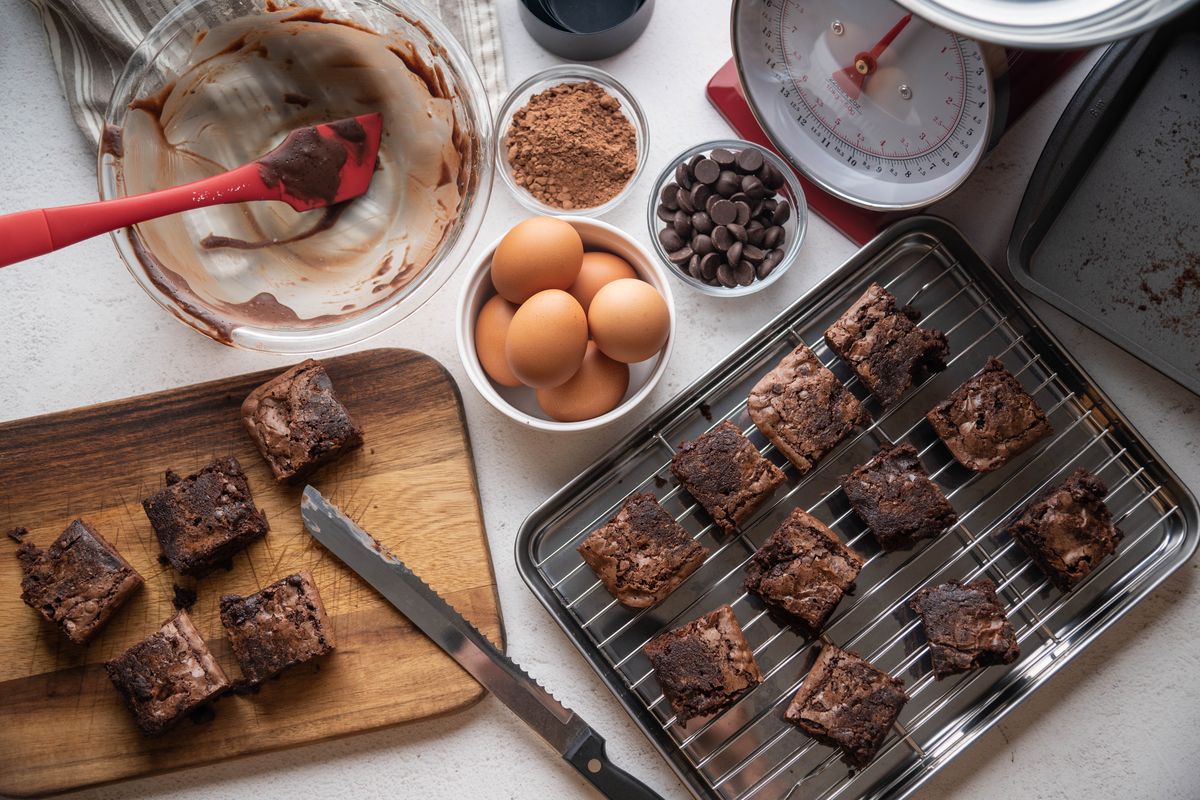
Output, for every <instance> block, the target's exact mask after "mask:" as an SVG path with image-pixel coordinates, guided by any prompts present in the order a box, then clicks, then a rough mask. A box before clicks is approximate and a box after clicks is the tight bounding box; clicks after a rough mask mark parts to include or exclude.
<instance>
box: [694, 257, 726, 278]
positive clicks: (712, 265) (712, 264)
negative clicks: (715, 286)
mask: <svg viewBox="0 0 1200 800" xmlns="http://www.w3.org/2000/svg"><path fill="white" fill-rule="evenodd" d="M724 263H725V259H724V258H723V257H722V256H721V254H720V253H709V254H708V255H706V256H704V257H703V258H702V259H700V275H701V278H702V279H703V280H706V281H711V280H712V279H713V278H715V277H717V268H718V267H720V266H721V265H722V264H724Z"/></svg>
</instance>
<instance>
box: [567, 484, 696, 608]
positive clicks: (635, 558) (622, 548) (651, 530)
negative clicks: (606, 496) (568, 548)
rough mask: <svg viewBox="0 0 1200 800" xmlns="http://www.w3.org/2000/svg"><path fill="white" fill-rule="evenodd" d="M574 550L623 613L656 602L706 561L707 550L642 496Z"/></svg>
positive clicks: (647, 496) (650, 498)
mask: <svg viewBox="0 0 1200 800" xmlns="http://www.w3.org/2000/svg"><path fill="white" fill-rule="evenodd" d="M578 549H579V554H580V555H581V556H583V560H584V561H586V562H587V565H588V566H589V567H591V568H592V569H593V570H594V571H595V573H596V576H597V577H598V578H600V582H601V583H603V584H604V587H605V588H606V589H608V591H609V593H610V594H612V596H613V597H615V598H617V600H618V601H619V602H620V603H621V605H623V606H625V607H627V608H649V607H650V606H652V605H655V604H657V603H661V602H662V601H663V600H665V599H666V597H667V595H669V594H670V593H671V592H673V591H675V587H677V586H679V584H681V583H683V581H684V580H685V579H686V578H687V577H688V576H689V575H691V574H692V573H693V572H695V571H696V570H698V569H699V568H700V565H701V564H703V563H704V559H706V558H708V548H707V547H705V546H704V545H702V544H700V543H699V542H697V541H695V540H694V539H692V537H691V536H690V535H689V534H688V532H687V531H685V530H684V529H683V527H682V526H681V525H680V524H679V523H678V522H676V521H675V518H674V517H672V516H671V515H670V514H668V513H667V512H666V510H665V509H664V508H663V507H662V506H661V505H659V503H658V500H657V499H656V498H655V497H654V495H652V494H648V493H641V494H635V495H633V496H632V497H630V498H629V499H628V500H626V501H625V505H623V506H621V510H620V511H618V512H617V515H616V516H615V517H613V518H612V519H610V520H609V521H608V522H607V523H606V524H605V525H603V526H601V527H600V528H597V529H596V530H594V531H592V533H591V534H590V535H589V536H588V537H587V538H586V539H584V540H583V543H582V544H580V545H579V548H578Z"/></svg>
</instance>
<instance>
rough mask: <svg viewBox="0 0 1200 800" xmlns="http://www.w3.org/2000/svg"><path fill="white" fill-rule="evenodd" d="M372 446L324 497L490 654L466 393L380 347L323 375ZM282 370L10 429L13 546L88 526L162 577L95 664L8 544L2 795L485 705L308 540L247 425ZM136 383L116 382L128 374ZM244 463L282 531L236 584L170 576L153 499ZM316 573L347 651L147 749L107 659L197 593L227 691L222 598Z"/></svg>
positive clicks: (419, 637) (415, 357) (2, 463)
mask: <svg viewBox="0 0 1200 800" xmlns="http://www.w3.org/2000/svg"><path fill="white" fill-rule="evenodd" d="M324 363H325V366H326V368H327V370H328V371H329V375H330V377H331V378H332V380H333V384H334V387H335V389H336V391H337V393H338V395H339V396H340V398H341V399H342V402H343V403H344V404H345V405H346V407H347V408H348V409H349V410H350V412H351V414H352V415H353V416H354V418H355V419H356V421H357V422H358V423H359V425H360V426H361V427H362V428H363V431H364V435H365V439H366V444H365V445H364V447H363V448H362V449H361V450H359V451H358V452H356V453H354V454H352V455H349V456H347V457H346V458H344V459H343V460H341V461H340V462H337V463H335V464H331V465H328V466H327V467H325V468H324V469H323V470H322V471H320V472H318V473H317V474H316V475H315V476H313V478H312V483H313V484H314V485H315V486H316V487H317V488H318V489H320V490H321V491H322V492H323V493H324V494H325V495H326V496H327V497H329V498H330V500H332V501H333V502H334V503H336V504H337V505H339V506H340V507H341V508H342V509H343V510H344V511H346V512H347V513H348V514H349V515H351V516H352V517H353V518H354V519H355V520H357V521H358V522H359V524H361V525H362V526H363V527H364V528H365V529H366V530H368V531H370V532H371V533H372V534H374V535H375V537H376V538H378V539H379V540H380V541H382V542H383V543H384V544H385V545H386V546H387V547H389V548H390V549H391V550H392V551H393V552H395V553H396V554H397V555H399V556H400V557H401V558H402V559H403V560H404V561H405V562H407V563H408V564H409V566H411V567H412V568H413V569H414V570H415V571H416V572H417V573H418V574H420V575H421V576H422V577H423V578H425V580H426V581H427V582H428V583H429V584H430V585H431V586H433V587H434V588H435V589H437V590H438V591H439V592H440V593H441V594H442V596H443V597H445V598H446V600H447V601H449V602H450V603H451V604H452V605H454V606H455V608H457V609H458V610H459V611H460V612H462V613H463V615H464V616H466V617H467V618H468V619H470V620H471V621H472V622H473V623H474V624H475V625H476V626H478V627H479V628H480V629H481V630H482V631H483V632H484V633H485V634H486V635H487V636H488V637H490V638H491V639H492V640H493V641H494V642H497V643H499V644H500V645H501V646H503V630H502V623H501V619H500V608H499V600H498V598H497V595H496V585H495V583H496V581H495V576H494V575H493V573H492V565H491V560H490V557H489V554H488V545H487V537H486V535H485V532H484V527H483V517H482V514H481V512H480V508H479V495H478V492H477V489H476V484H475V473H474V465H473V462H472V458H471V445H470V441H469V440H468V437H467V430H466V424H465V422H464V420H463V411H462V403H461V400H460V397H459V394H458V389H457V387H456V386H455V384H454V381H453V380H452V379H451V377H450V375H449V374H448V373H447V372H446V370H445V369H444V368H443V367H442V366H441V365H440V364H438V363H437V362H436V361H434V360H433V359H431V358H429V357H427V356H424V355H421V354H419V353H414V352H411V351H407V350H371V351H367V352H362V353H354V354H352V355H346V356H340V357H337V358H331V359H328V360H325V361H324ZM281 371H282V370H280V369H274V370H270V371H266V372H260V373H256V374H253V375H243V376H240V377H235V378H228V379H226V380H220V381H214V382H211V383H205V384H199V385H196V386H187V387H183V388H180V389H172V390H170V391H166V392H159V393H157V394H151V395H145V396H143V397H136V398H132V399H129V400H120V401H117V402H112V403H104V404H102V405H97V406H91V407H88V408H81V409H76V410H74V411H66V412H63V413H58V414H51V415H48V416H43V417H36V418H33V419H28V420H21V421H18V422H13V423H7V424H4V425H0V531H7V530H9V529H11V528H13V527H15V526H19V525H20V526H25V527H27V528H28V529H29V531H30V534H29V537H28V539H29V540H30V541H33V542H34V543H36V544H38V545H39V546H43V547H44V546H46V545H48V544H49V543H50V542H51V541H52V540H53V539H54V538H55V537H56V536H58V534H59V533H61V532H62V530H63V529H64V528H65V527H66V525H67V523H69V522H70V521H71V520H72V519H74V518H75V517H82V518H83V519H85V520H87V521H88V522H90V523H92V524H93V525H94V526H95V527H96V528H97V529H98V530H99V531H100V532H101V533H102V534H103V535H104V536H105V537H106V538H107V539H108V540H109V541H110V542H111V543H112V544H113V545H114V546H115V547H116V548H117V549H118V550H120V551H121V553H122V554H123V555H124V556H125V557H126V558H127V559H128V560H129V561H130V562H131V563H132V564H133V566H134V567H135V568H136V569H137V570H138V572H140V573H141V574H142V576H143V577H144V578H145V579H146V585H145V586H144V587H143V588H142V589H141V591H139V592H138V594H137V595H135V596H134V597H133V598H131V599H130V601H129V602H127V603H126V605H125V606H124V607H123V608H121V609H120V610H119V611H118V612H117V614H116V616H115V617H114V618H113V619H112V620H111V621H110V622H109V624H108V627H107V628H105V629H104V630H103V631H102V632H101V633H100V634H99V635H98V637H97V638H95V639H93V640H92V642H91V643H90V644H88V645H87V646H86V647H80V646H77V645H73V644H71V642H70V641H68V640H67V639H66V637H64V636H63V635H61V634H60V633H59V632H58V630H57V628H55V627H54V626H52V625H50V624H49V623H47V622H45V621H44V620H43V619H42V618H41V616H40V615H38V614H36V613H35V612H34V611H33V610H32V609H30V608H29V607H27V606H26V605H25V604H24V603H22V602H21V599H20V581H21V572H20V569H19V568H18V564H17V559H16V558H15V557H14V556H13V554H14V553H15V551H16V547H17V545H16V543H15V542H13V541H12V540H10V539H9V538H8V537H6V536H4V535H3V534H2V533H0V721H2V724H0V794H5V795H17V796H28V795H35V794H45V793H49V792H57V791H62V790H66V789H73V788H78V787H82V786H89V785H92V784H98V783H103V782H106V781H114V780H119V779H122V778H129V777H132V776H135V775H145V774H148V773H153V772H162V771H165V770H170V769H175V768H178V767H183V766H191V765H196V764H202V763H207V762H213V761H221V760H224V759H227V758H230V757H232V756H239V755H244V754H246V753H255V752H260V751H263V750H272V749H276V748H280V747H286V746H289V745H294V744H300V743H304V742H316V741H320V740H323V739H328V738H330V737H334V736H341V735H344V734H348V733H356V732H359V731H366V730H371V729H374V728H379V727H382V726H385V725H392V724H395V723H398V722H405V721H410V720H415V719H421V718H423V717H428V716H432V715H434V714H443V713H446V712H449V711H454V710H456V709H460V708H463V707H464V706H467V705H469V704H471V703H473V702H475V701H476V700H478V699H479V698H480V697H481V696H482V695H483V689H482V688H481V687H480V686H479V685H478V684H477V683H475V681H474V680H473V679H472V678H471V677H470V676H469V675H468V674H467V673H466V672H464V671H463V670H462V669H461V668H460V667H459V666H458V665H457V664H455V663H454V662H453V661H452V660H451V659H450V658H449V656H447V655H445V654H444V653H443V652H442V651H441V650H439V649H438V648H437V646H436V645H434V644H433V643H432V642H431V641H430V640H429V639H427V638H425V636H424V635H423V634H422V633H420V632H419V631H418V630H416V629H415V628H414V627H413V626H412V625H411V624H409V622H408V621H407V620H406V619H405V618H404V617H403V616H401V614H400V613H399V612H397V611H396V610H394V609H393V608H392V607H391V606H390V605H387V604H386V603H385V602H384V600H383V599H382V598H381V597H380V596H379V595H378V594H376V593H375V591H374V590H373V589H371V587H369V586H367V585H366V584H365V583H363V582H362V581H361V580H360V579H359V578H358V577H357V576H355V575H354V573H352V572H350V571H349V570H348V569H346V568H345V567H344V566H343V565H342V563H341V562H340V561H338V560H337V559H336V558H334V557H333V556H332V555H330V554H329V553H327V552H326V551H325V550H324V549H323V548H321V546H320V545H318V544H317V543H316V542H315V541H314V540H313V539H312V538H311V537H310V536H309V535H308V534H307V533H306V532H305V531H304V528H303V526H302V524H301V521H300V513H299V502H300V488H281V487H279V486H277V485H276V484H275V482H274V481H273V480H272V478H271V475H270V472H269V470H268V469H267V466H266V464H265V463H264V462H263V460H262V458H261V457H260V456H259V454H258V451H257V450H256V449H255V447H254V445H253V443H252V442H251V441H250V438H249V437H248V436H247V435H246V433H245V431H244V430H243V428H242V426H241V422H240V419H239V416H238V409H239V406H240V405H241V402H242V399H243V398H244V397H245V396H246V395H247V394H248V393H249V392H250V391H251V389H253V388H254V387H255V386H257V385H258V384H260V383H262V382H264V381H265V380H267V379H268V378H270V377H271V376H273V375H275V374H278V373H279V372H281ZM114 379H116V380H120V376H114ZM230 453H232V454H234V455H236V456H237V458H238V459H239V461H241V463H242V467H243V468H244V469H245V471H246V474H247V476H248V478H249V481H250V488H251V491H252V492H253V494H254V500H255V502H256V503H257V504H258V506H259V507H260V508H261V509H263V511H264V512H265V513H266V515H267V517H268V519H269V520H270V524H271V530H270V533H268V534H267V535H266V537H265V538H264V539H262V540H260V541H258V542H256V543H254V544H252V545H250V547H249V548H248V549H247V550H246V551H244V552H242V553H241V554H239V555H238V556H236V557H235V558H234V562H233V568H232V569H231V570H229V571H224V570H218V571H217V572H216V573H214V574H212V575H209V576H207V577H204V578H201V579H199V580H193V579H181V578H180V577H179V576H177V575H175V574H174V573H173V571H172V570H171V569H170V568H169V567H164V566H163V565H161V564H160V563H159V562H158V559H157V556H158V552H159V548H158V544H157V541H156V540H155V538H154V533H153V531H152V530H151V528H150V524H149V522H148V521H147V520H146V515H145V513H144V512H143V511H142V508H141V500H142V498H144V497H146V496H148V495H149V494H151V493H152V492H153V491H155V490H157V489H158V488H159V487H160V486H162V485H163V473H164V471H165V470H166V469H168V468H171V469H174V470H175V471H177V472H179V473H180V474H187V473H190V472H193V471H194V470H196V469H198V468H200V467H201V466H203V465H204V464H206V463H208V462H209V461H211V460H212V459H213V458H215V457H218V456H223V455H227V454H230ZM304 568H308V569H310V570H312V573H313V576H314V578H315V579H316V583H317V586H318V588H319V589H320V592H321V596H322V598H323V599H324V601H325V606H326V609H327V610H328V612H329V616H330V617H331V618H332V620H333V626H334V632H335V635H336V637H337V650H336V651H335V652H334V653H333V654H332V655H331V656H329V657H327V658H325V659H323V660H321V661H320V662H319V663H314V664H306V665H302V666H300V667H298V668H296V669H295V670H293V671H291V672H288V673H286V674H285V675H283V676H282V677H281V678H279V679H277V680H274V681H269V682H267V683H266V684H265V685H263V686H262V688H261V690H260V691H259V692H258V693H257V694H253V695H239V696H228V697H225V698H223V699H221V700H220V701H219V702H218V703H216V705H215V706H214V707H213V710H214V711H215V716H213V717H211V718H209V719H207V720H204V719H197V720H195V721H189V720H184V721H183V722H182V723H181V724H180V725H179V726H178V727H177V728H176V729H174V730H173V731H171V732H169V733H167V734H165V735H163V736H161V737H158V738H155V739H147V738H144V737H142V736H141V735H140V734H139V733H138V731H137V729H136V728H135V726H134V724H133V721H132V719H131V717H130V715H129V714H128V712H127V711H126V709H125V707H124V706H123V705H122V703H121V700H120V698H119V696H118V695H117V692H116V690H115V689H114V688H113V686H112V684H111V683H110V682H109V680H108V677H107V675H106V674H105V672H104V666H103V664H104V661H105V660H107V659H109V658H111V657H112V656H114V655H116V654H118V653H120V652H121V651H122V650H124V649H125V648H127V647H129V646H130V645H132V644H133V643H135V642H137V641H139V640H141V639H143V638H144V637H146V636H147V635H149V634H150V633H152V632H154V631H155V630H156V629H157V628H158V626H159V625H160V624H161V623H162V621H163V620H165V619H166V618H167V617H169V616H170V615H171V614H172V613H174V609H173V607H172V598H173V597H174V589H173V584H175V583H179V584H180V585H186V586H193V587H195V589H196V591H197V593H198V599H197V601H196V603H195V605H194V606H193V608H192V612H191V613H192V616H193V619H194V620H195V622H196V625H197V627H198V628H199V630H200V633H201V634H202V635H203V636H204V638H205V639H206V640H207V642H208V644H209V647H210V648H211V649H212V651H213V653H214V655H215V656H216V658H217V659H218V661H220V662H221V666H222V667H223V668H224V669H225V671H226V673H227V674H229V675H230V677H231V678H232V677H237V676H240V674H241V673H240V672H239V670H238V668H237V664H236V662H235V661H234V659H233V657H232V655H231V652H230V649H229V644H228V641H227V640H226V639H225V637H224V634H223V630H222V628H221V623H220V620H219V618H218V612H217V601H218V599H219V598H220V597H221V595H222V594H226V593H237V594H248V593H250V592H253V591H256V590H257V589H259V588H261V587H262V586H265V585H266V584H268V583H271V582H272V581H274V580H276V579H278V578H281V577H283V576H285V575H288V574H290V573H292V572H296V571H297V570H300V569H304Z"/></svg>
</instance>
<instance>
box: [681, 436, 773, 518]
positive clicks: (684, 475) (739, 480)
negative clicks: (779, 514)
mask: <svg viewBox="0 0 1200 800" xmlns="http://www.w3.org/2000/svg"><path fill="white" fill-rule="evenodd" d="M671 472H672V473H674V475H675V477H676V478H678V479H679V482H680V483H681V484H683V488H685V489H687V490H688V493H689V494H691V495H692V497H694V498H696V502H698V503H699V504H700V505H701V506H703V507H704V510H705V511H707V512H708V515H709V516H710V517H712V521H713V522H714V523H716V524H717V526H718V527H720V528H721V529H722V530H723V531H726V532H730V531H734V530H736V529H737V527H738V526H739V525H741V524H742V523H743V522H745V521H746V520H747V519H749V518H750V515H751V514H753V513H754V511H755V509H757V508H758V507H759V506H760V505H762V502H763V501H764V500H766V499H767V498H768V497H770V496H771V493H772V492H774V491H775V489H776V487H778V486H779V484H781V483H783V480H784V476H783V470H781V469H779V467H777V466H775V465H774V464H772V463H771V462H770V461H768V460H767V459H765V458H763V455H762V453H760V452H758V448H756V447H755V446H754V445H753V443H751V441H750V440H749V439H747V438H746V437H745V436H743V435H742V432H741V431H740V430H738V429H737V426H736V425H734V424H733V423H731V422H729V421H728V420H726V421H725V422H722V423H721V424H720V425H718V426H716V427H715V428H713V429H712V430H711V431H709V432H708V433H705V434H702V435H700V436H698V437H697V438H695V439H692V440H691V441H690V442H684V443H683V444H681V445H680V446H679V451H678V452H676V453H675V456H674V458H672V459H671Z"/></svg>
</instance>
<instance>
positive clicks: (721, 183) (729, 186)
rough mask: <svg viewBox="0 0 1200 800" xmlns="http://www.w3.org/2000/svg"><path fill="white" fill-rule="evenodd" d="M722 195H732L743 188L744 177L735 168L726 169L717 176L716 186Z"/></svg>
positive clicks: (718, 192)
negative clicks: (739, 175)
mask: <svg viewBox="0 0 1200 800" xmlns="http://www.w3.org/2000/svg"><path fill="white" fill-rule="evenodd" d="M713 188H715V189H716V190H717V194H719V195H721V197H732V196H733V195H735V194H737V193H738V192H740V191H741V190H742V179H741V178H740V177H738V174H737V173H736V172H734V171H733V170H729V169H727V170H725V171H723V172H722V173H721V177H719V178H717V182H716V184H715V185H714V187H713Z"/></svg>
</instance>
